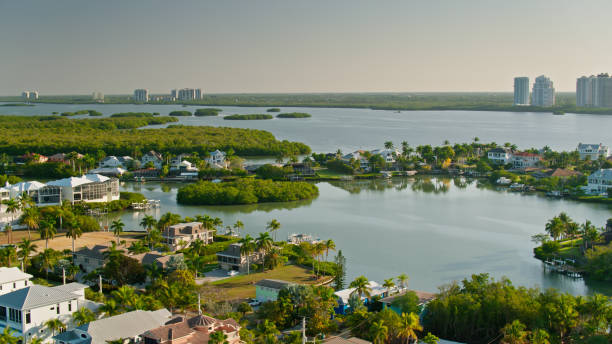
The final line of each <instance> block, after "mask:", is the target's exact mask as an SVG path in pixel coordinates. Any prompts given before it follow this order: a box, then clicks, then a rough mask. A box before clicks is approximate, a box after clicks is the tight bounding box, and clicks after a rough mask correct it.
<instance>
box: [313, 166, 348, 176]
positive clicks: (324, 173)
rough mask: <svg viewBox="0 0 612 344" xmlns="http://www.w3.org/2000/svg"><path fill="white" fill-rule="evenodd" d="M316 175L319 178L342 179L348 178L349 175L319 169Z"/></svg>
mask: <svg viewBox="0 0 612 344" xmlns="http://www.w3.org/2000/svg"><path fill="white" fill-rule="evenodd" d="M316 173H317V175H319V178H340V177H342V176H347V174H343V173H340V172H336V171H330V170H328V169H327V168H321V169H317V170H316Z"/></svg>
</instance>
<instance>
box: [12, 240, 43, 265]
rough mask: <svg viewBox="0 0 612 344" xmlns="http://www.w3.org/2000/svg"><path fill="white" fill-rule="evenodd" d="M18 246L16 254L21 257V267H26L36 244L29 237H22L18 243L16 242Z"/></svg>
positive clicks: (36, 247) (35, 248)
mask: <svg viewBox="0 0 612 344" xmlns="http://www.w3.org/2000/svg"><path fill="white" fill-rule="evenodd" d="M17 247H18V248H19V252H17V256H18V257H19V258H21V260H22V261H23V269H24V270H25V269H27V268H28V262H29V260H30V255H31V254H32V253H34V252H36V250H37V249H38V246H37V245H36V244H34V243H32V241H31V240H30V239H26V238H23V239H22V240H21V242H20V243H19V244H17Z"/></svg>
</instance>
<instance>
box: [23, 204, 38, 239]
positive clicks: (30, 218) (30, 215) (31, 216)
mask: <svg viewBox="0 0 612 344" xmlns="http://www.w3.org/2000/svg"><path fill="white" fill-rule="evenodd" d="M22 209H23V215H21V219H20V221H19V222H20V223H21V224H22V225H25V226H26V227H27V228H28V239H31V238H32V237H31V233H30V231H31V230H35V229H38V223H39V222H40V212H39V211H38V208H37V207H28V208H22Z"/></svg>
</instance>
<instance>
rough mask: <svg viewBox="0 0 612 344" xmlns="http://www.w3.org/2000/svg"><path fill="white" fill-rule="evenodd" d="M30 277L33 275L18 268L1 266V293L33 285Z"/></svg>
mask: <svg viewBox="0 0 612 344" xmlns="http://www.w3.org/2000/svg"><path fill="white" fill-rule="evenodd" d="M30 278H32V275H30V274H27V273H24V272H22V271H21V270H19V269H18V268H7V267H0V295H4V294H7V293H10V292H12V291H15V290H18V289H22V288H25V287H27V286H29V285H32V282H30Z"/></svg>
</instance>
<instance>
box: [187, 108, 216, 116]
mask: <svg viewBox="0 0 612 344" xmlns="http://www.w3.org/2000/svg"><path fill="white" fill-rule="evenodd" d="M221 111H223V110H221V109H216V108H204V109H197V110H195V112H194V113H193V114H194V116H218V115H219V112H221Z"/></svg>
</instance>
